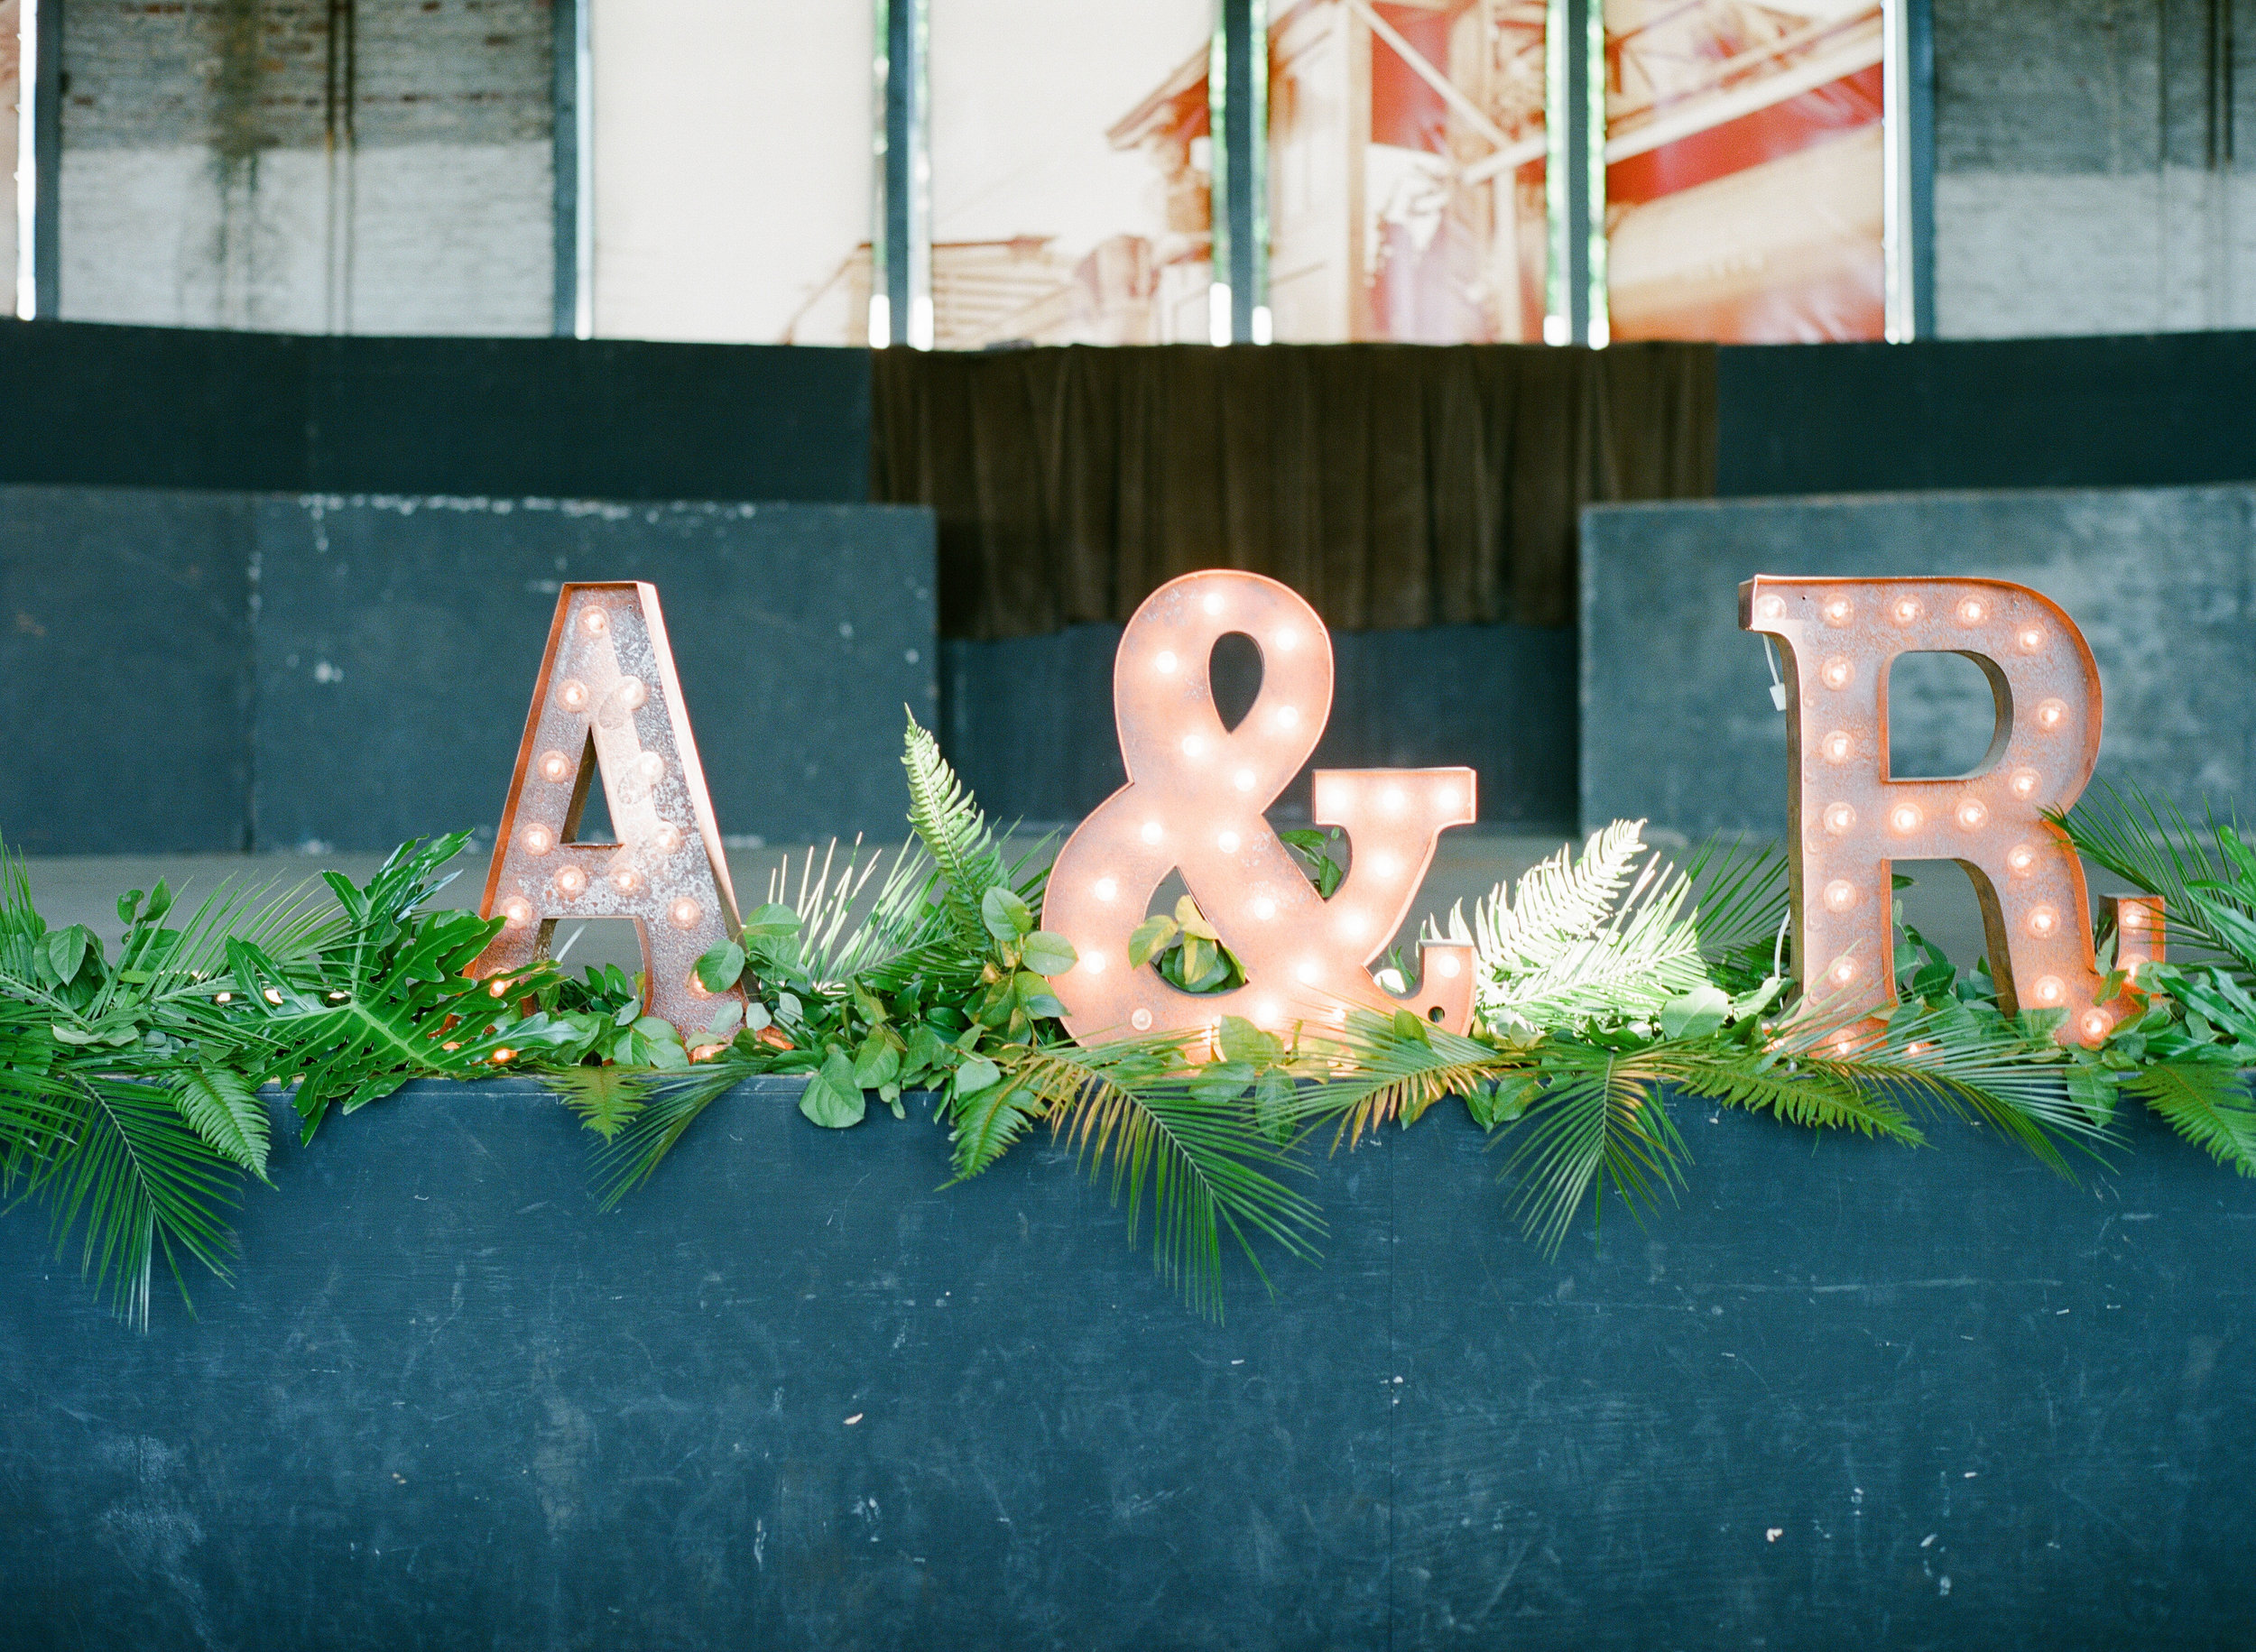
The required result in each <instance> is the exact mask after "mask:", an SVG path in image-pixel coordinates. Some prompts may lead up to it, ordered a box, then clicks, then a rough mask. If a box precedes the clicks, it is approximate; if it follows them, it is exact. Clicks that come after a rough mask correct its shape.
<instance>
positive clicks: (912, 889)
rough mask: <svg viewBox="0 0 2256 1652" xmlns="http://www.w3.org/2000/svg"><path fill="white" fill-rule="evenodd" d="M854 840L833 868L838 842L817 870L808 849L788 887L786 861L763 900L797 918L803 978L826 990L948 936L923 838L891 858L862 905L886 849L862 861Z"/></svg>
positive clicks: (841, 987)
mask: <svg viewBox="0 0 2256 1652" xmlns="http://www.w3.org/2000/svg"><path fill="white" fill-rule="evenodd" d="M861 849H862V840H861V839H860V838H858V837H857V838H855V840H854V844H853V845H852V847H850V848H849V849H848V850H847V851H846V859H845V863H843V864H836V863H837V854H838V843H837V839H836V838H833V839H832V840H831V842H830V845H829V847H828V849H826V850H825V851H824V853H823V860H822V869H821V871H820V872H819V873H818V872H816V869H815V851H814V850H813V849H812V848H811V847H810V848H809V850H808V851H807V858H806V861H805V862H804V863H803V864H802V866H801V868H800V877H799V888H798V890H797V891H796V892H794V891H792V889H791V865H790V863H789V862H786V863H784V864H782V865H781V866H778V867H777V868H776V869H775V870H774V871H773V872H771V873H770V874H769V879H768V900H770V901H771V902H772V903H773V904H776V905H780V906H789V907H790V908H791V909H792V910H793V911H795V912H797V913H798V914H799V918H800V929H799V935H800V961H801V962H802V964H804V965H805V967H806V970H807V974H808V975H809V978H810V979H812V980H813V981H814V982H815V983H817V984H818V985H819V986H821V987H823V988H825V989H826V990H828V991H832V992H837V991H843V990H844V989H845V987H846V983H849V982H851V981H853V980H855V978H856V977H859V976H864V975H871V974H881V973H886V972H890V971H892V970H895V969H897V968H898V967H899V966H900V964H901V960H902V959H903V958H904V957H906V956H907V955H910V954H911V953H913V952H915V951H916V950H917V949H918V948H919V947H920V946H927V945H929V943H930V942H931V941H932V940H933V939H934V938H935V937H938V936H940V935H943V934H945V933H946V932H947V918H946V914H945V913H944V911H943V909H941V908H940V907H938V906H937V905H935V904H934V902H933V901H932V900H931V899H930V896H931V892H932V885H933V881H934V878H935V876H936V868H935V866H934V863H933V860H932V857H931V855H930V854H929V853H928V852H927V851H926V850H925V848H924V845H923V844H922V843H921V841H920V840H919V839H916V838H911V839H910V840H909V841H908V842H906V843H904V844H901V847H900V848H899V849H898V850H896V851H895V852H894V853H893V856H892V865H891V867H889V868H888V869H887V871H886V873H885V876H884V879H883V881H881V882H880V883H879V884H878V885H877V889H876V892H875V894H874V895H872V896H870V898H869V899H868V900H867V903H866V905H864V894H865V892H866V891H868V889H869V884H870V880H871V879H872V878H873V877H874V876H875V874H876V872H877V869H878V867H879V866H880V865H881V864H883V863H884V860H885V854H884V852H883V850H873V851H871V853H870V854H869V855H868V857H867V858H866V859H864V857H863V855H862V853H861Z"/></svg>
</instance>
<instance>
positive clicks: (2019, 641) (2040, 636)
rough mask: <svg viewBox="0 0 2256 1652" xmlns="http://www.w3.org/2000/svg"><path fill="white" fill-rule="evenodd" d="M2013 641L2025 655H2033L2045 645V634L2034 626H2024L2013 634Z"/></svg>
mask: <svg viewBox="0 0 2256 1652" xmlns="http://www.w3.org/2000/svg"><path fill="white" fill-rule="evenodd" d="M2013 641H2014V643H2015V644H2016V645H2017V646H2018V647H2019V648H2020V651H2021V652H2022V653H2024V654H2033V653H2035V652H2036V651H2038V650H2039V649H2040V648H2042V647H2044V645H2045V633H2044V632H2041V631H2039V630H2038V629H2037V627H2036V626H2034V625H2024V626H2022V627H2021V628H2020V630H2019V631H2017V632H2014V633H2013Z"/></svg>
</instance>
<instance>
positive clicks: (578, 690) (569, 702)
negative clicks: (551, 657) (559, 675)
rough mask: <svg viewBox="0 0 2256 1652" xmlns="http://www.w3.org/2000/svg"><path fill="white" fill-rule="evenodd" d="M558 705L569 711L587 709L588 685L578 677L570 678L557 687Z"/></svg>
mask: <svg viewBox="0 0 2256 1652" xmlns="http://www.w3.org/2000/svg"><path fill="white" fill-rule="evenodd" d="M556 703H557V704H558V705H559V706H562V707H563V708H564V709H565V710H567V711H586V710H587V684H586V683H584V682H582V681H580V680H579V678H577V677H568V678H565V679H564V680H563V681H562V682H560V683H559V684H558V685H557V686H556Z"/></svg>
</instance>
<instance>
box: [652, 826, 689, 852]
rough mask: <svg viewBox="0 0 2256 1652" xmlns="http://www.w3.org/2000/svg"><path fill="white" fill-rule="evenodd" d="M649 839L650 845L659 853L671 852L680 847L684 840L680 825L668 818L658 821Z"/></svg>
mask: <svg viewBox="0 0 2256 1652" xmlns="http://www.w3.org/2000/svg"><path fill="white" fill-rule="evenodd" d="M650 841H651V846H652V848H654V849H656V850H657V851H658V852H659V853H660V854H674V853H676V852H677V851H679V850H680V847H681V845H682V844H683V842H684V841H685V840H684V838H683V837H682V835H681V828H680V826H676V825H675V824H674V823H673V822H672V821H670V820H661V821H660V822H659V823H658V829H657V830H656V831H654V832H652V834H651V835H650Z"/></svg>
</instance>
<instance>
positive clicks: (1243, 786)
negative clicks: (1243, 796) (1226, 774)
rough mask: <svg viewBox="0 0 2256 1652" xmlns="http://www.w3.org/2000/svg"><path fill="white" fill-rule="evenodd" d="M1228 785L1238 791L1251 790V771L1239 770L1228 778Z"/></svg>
mask: <svg viewBox="0 0 2256 1652" xmlns="http://www.w3.org/2000/svg"><path fill="white" fill-rule="evenodd" d="M1230 784H1231V785H1233V786H1234V787H1236V788H1237V789H1239V790H1240V791H1251V790H1253V771H1252V770H1251V769H1241V770H1239V771H1237V772H1236V773H1235V774H1234V775H1232V776H1231V777H1230Z"/></svg>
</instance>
